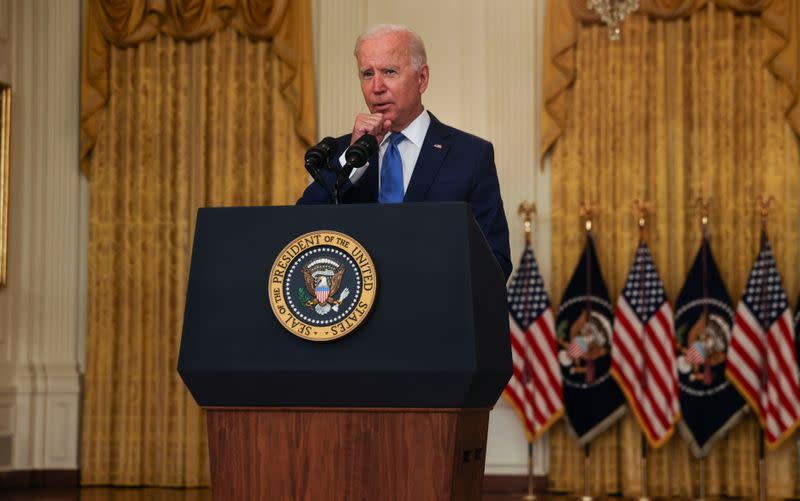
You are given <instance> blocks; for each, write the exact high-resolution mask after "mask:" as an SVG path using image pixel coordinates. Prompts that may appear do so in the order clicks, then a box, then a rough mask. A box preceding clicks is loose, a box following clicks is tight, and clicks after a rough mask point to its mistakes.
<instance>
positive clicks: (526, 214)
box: [517, 202, 536, 245]
mask: <svg viewBox="0 0 800 501" xmlns="http://www.w3.org/2000/svg"><path fill="white" fill-rule="evenodd" d="M517 214H519V215H520V216H521V217H522V220H523V221H524V222H525V243H526V244H528V245H530V243H531V229H532V227H533V224H532V223H531V214H536V204H532V203H530V202H522V203H521V204H519V208H518V209H517Z"/></svg>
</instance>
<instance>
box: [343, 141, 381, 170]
mask: <svg viewBox="0 0 800 501" xmlns="http://www.w3.org/2000/svg"><path fill="white" fill-rule="evenodd" d="M376 151H378V140H377V139H375V136H373V135H371V134H364V135H363V136H361V137H360V138H359V139H358V141H356V142H355V143H353V145H352V146H350V147H349V148H347V151H346V152H345V153H344V159H345V161H346V162H347V163H346V164H345V168H346V167H350V169H351V170H352V169H353V167H361V166H362V165H364V164H365V163H367V160H368V159H369V157H371V156H372V155H374V154H375V152H376ZM348 174H349V172H348Z"/></svg>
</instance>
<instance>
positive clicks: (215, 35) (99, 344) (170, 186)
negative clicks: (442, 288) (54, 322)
mask: <svg viewBox="0 0 800 501" xmlns="http://www.w3.org/2000/svg"><path fill="white" fill-rule="evenodd" d="M120 6H122V7H127V8H126V9H122V13H120V12H119V7H120ZM115 9H116V10H115ZM303 26H304V28H302V29H301V27H303ZM310 33H311V30H310V6H309V5H308V2H307V1H305V0H303V1H298V2H291V3H289V2H285V1H284V2H281V1H274V2H270V1H261V2H257V1H245V0H241V1H234V0H230V1H212V0H207V1H200V0H197V1H194V2H189V1H186V2H181V1H172V2H167V1H155V0H153V1H151V2H137V1H129V2H100V1H94V0H92V1H90V2H89V6H88V11H87V26H86V39H87V43H86V45H85V49H86V51H87V54H86V56H85V58H84V61H83V64H84V81H83V86H82V94H83V97H84V100H83V102H82V168H83V169H84V171H85V172H86V173H87V174H88V175H89V178H90V181H91V183H90V189H91V194H90V199H91V207H90V216H89V233H90V236H89V277H88V289H89V304H88V321H87V323H88V333H87V342H86V351H87V367H86V378H85V392H84V408H83V427H82V439H81V476H82V478H81V482H82V483H83V484H110V485H158V486H206V485H208V484H209V471H208V456H207V442H206V430H205V418H204V416H203V414H202V411H201V410H200V409H199V408H198V407H197V405H196V404H195V402H194V400H193V399H192V397H191V396H190V395H189V393H188V391H187V390H186V389H185V387H184V385H183V382H182V381H181V380H180V378H179V376H178V374H177V372H176V366H177V353H178V347H179V342H180V334H181V327H182V323H183V303H184V296H185V293H186V283H187V277H188V266H189V259H190V253H191V243H192V234H193V224H194V218H195V213H196V210H197V208H198V207H201V206H222V205H271V204H288V203H293V202H294V200H295V199H296V198H297V197H298V196H299V194H300V192H301V191H302V189H303V187H304V185H305V183H306V176H305V174H304V172H305V171H304V170H303V168H302V159H303V153H304V151H305V149H306V148H307V146H308V145H309V144H310V142H311V141H313V139H314V136H315V131H314V129H315V123H316V122H315V117H314V111H313V110H314V107H313V102H314V93H313V78H312V75H313V74H312V71H313V68H312V67H311V53H310V51H311V41H310ZM90 40H93V41H90ZM93 51H94V52H93ZM87 96H88V99H87Z"/></svg>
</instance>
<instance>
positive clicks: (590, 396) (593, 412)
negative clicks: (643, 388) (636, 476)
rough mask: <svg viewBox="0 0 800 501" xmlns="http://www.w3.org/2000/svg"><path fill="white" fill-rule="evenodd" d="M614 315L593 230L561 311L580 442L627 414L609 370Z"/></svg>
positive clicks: (568, 393)
mask: <svg viewBox="0 0 800 501" xmlns="http://www.w3.org/2000/svg"><path fill="white" fill-rule="evenodd" d="M613 320H614V316H613V314H612V307H611V301H610V299H609V296H608V287H607V286H606V282H605V280H604V279H603V273H602V271H601V269H600V263H599V261H598V260H597V254H596V252H595V246H594V237H593V236H592V233H591V232H589V233H587V238H586V245H585V246H584V249H583V252H582V253H581V256H580V258H579V260H578V265H577V266H576V267H575V272H574V273H573V274H572V278H570V280H569V284H568V285H567V288H566V290H565V291H564V296H563V297H562V298H561V306H560V307H559V308H558V314H557V316H556V325H557V326H558V327H557V329H558V345H559V352H558V361H559V363H560V364H561V376H562V380H563V385H564V407H565V410H566V416H567V421H568V424H569V426H570V428H571V429H572V431H573V432H574V433H575V436H576V437H577V439H578V443H579V444H580V445H581V446H584V445H586V444H588V443H589V442H591V441H592V440H593V439H594V438H595V437H596V436H597V435H599V434H600V433H602V432H603V431H604V430H605V429H606V428H608V427H609V426H611V425H612V424H614V422H616V421H617V420H618V419H619V418H620V417H621V416H622V415H623V414H625V397H624V396H623V395H622V392H621V391H620V390H619V387H618V386H617V382H616V381H614V378H612V377H611V374H610V373H609V368H610V367H611V336H612V328H611V326H612V324H613Z"/></svg>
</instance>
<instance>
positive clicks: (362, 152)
mask: <svg viewBox="0 0 800 501" xmlns="http://www.w3.org/2000/svg"><path fill="white" fill-rule="evenodd" d="M376 151H378V140H377V139H375V136H373V135H370V134H364V135H363V136H361V137H360V138H359V139H358V141H356V142H355V143H353V144H352V145H351V146H350V147H349V148H347V151H345V152H344V160H345V164H344V167H342V168H341V169H339V173H338V175H337V176H336V184H335V185H334V188H333V203H339V194H340V191H341V189H342V185H344V182H345V181H347V180H348V179H349V178H350V173H351V172H353V168H354V167H363V166H364V164H365V163H367V160H368V159H369V157H371V156H372V155H373V154H375V152H376Z"/></svg>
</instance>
